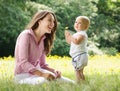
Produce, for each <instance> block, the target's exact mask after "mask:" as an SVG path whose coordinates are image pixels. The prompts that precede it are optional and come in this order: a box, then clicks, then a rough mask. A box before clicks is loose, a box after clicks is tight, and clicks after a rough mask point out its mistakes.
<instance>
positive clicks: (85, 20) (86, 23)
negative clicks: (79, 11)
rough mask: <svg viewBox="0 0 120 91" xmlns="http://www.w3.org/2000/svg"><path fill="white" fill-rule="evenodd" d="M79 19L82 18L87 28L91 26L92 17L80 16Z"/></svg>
mask: <svg viewBox="0 0 120 91" xmlns="http://www.w3.org/2000/svg"><path fill="white" fill-rule="evenodd" d="M77 18H78V19H81V21H82V23H83V24H85V25H86V30H87V29H88V28H89V26H90V19H89V18H88V17H87V16H78V17H77Z"/></svg>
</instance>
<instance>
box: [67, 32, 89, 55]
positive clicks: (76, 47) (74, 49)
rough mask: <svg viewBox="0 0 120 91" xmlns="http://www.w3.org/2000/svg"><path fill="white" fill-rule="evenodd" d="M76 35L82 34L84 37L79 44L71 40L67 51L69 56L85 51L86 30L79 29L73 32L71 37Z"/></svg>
mask: <svg viewBox="0 0 120 91" xmlns="http://www.w3.org/2000/svg"><path fill="white" fill-rule="evenodd" d="M78 35H83V36H85V37H84V39H83V40H82V41H81V42H80V44H74V43H73V42H71V46H70V52H69V54H70V56H71V57H75V56H77V55H78V54H80V53H83V52H87V38H88V36H87V33H86V30H84V31H79V32H77V33H75V34H73V37H75V38H77V36H78Z"/></svg>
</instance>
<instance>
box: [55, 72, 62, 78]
mask: <svg viewBox="0 0 120 91" xmlns="http://www.w3.org/2000/svg"><path fill="white" fill-rule="evenodd" d="M54 74H55V76H56V79H57V78H60V77H61V72H60V71H54Z"/></svg>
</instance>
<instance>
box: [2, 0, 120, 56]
mask: <svg viewBox="0 0 120 91" xmlns="http://www.w3.org/2000/svg"><path fill="white" fill-rule="evenodd" d="M45 9H49V10H52V11H54V12H55V14H56V16H57V19H58V28H57V33H56V40H55V43H54V48H53V50H52V52H51V55H60V56H64V55H69V54H68V53H69V45H68V44H66V42H65V38H64V29H65V27H69V30H71V31H73V32H74V28H73V24H74V21H75V18H76V17H77V16H79V15H86V16H88V17H89V18H90V20H91V26H90V28H89V30H88V36H89V41H90V42H89V43H90V44H88V46H91V45H94V46H92V49H93V50H89V53H92V54H95V53H97V52H95V51H94V49H96V50H103V51H102V52H104V53H109V54H110V55H115V54H116V53H117V52H120V46H119V44H120V40H119V39H120V15H119V12H120V1H119V0H116V1H115V0H0V27H1V28H0V56H8V55H14V47H15V41H16V38H17V36H18V34H19V33H20V32H21V31H23V30H24V27H25V26H26V24H27V23H28V22H29V20H30V19H31V17H32V15H33V14H34V13H35V12H36V11H38V10H45ZM104 50H105V51H104ZM111 50H112V51H111Z"/></svg>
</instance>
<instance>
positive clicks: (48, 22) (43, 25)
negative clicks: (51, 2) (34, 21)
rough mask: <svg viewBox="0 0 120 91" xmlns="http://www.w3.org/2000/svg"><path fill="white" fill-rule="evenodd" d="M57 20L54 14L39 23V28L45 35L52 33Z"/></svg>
mask: <svg viewBox="0 0 120 91" xmlns="http://www.w3.org/2000/svg"><path fill="white" fill-rule="evenodd" d="M54 22H55V19H54V16H53V15H52V14H48V15H46V17H45V18H44V19H42V20H40V21H39V28H40V30H41V31H44V33H51V31H52V30H53V28H54V26H55V23H54Z"/></svg>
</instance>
